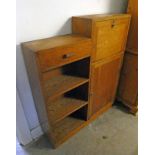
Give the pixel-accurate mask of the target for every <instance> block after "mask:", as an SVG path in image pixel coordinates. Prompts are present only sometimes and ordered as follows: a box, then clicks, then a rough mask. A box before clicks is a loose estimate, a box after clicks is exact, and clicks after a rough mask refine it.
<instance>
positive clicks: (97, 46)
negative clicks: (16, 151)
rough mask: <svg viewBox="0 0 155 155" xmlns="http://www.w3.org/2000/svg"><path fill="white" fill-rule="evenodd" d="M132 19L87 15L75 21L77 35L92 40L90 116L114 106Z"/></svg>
mask: <svg viewBox="0 0 155 155" xmlns="http://www.w3.org/2000/svg"><path fill="white" fill-rule="evenodd" d="M130 18H131V16H130V15H128V14H121V15H120V14H115V15H88V16H80V17H73V18H72V30H73V33H74V34H80V35H84V36H87V37H88V36H89V37H91V38H92V41H93V51H92V57H91V77H90V79H91V82H90V87H91V93H90V101H91V107H90V115H89V116H90V117H92V116H93V115H94V114H96V113H97V112H99V111H100V110H101V109H103V108H104V107H106V105H107V104H109V105H112V104H113V101H114V98H115V95H116V93H115V92H116V89H117V84H118V79H119V74H120V68H121V65H122V60H123V59H122V57H123V55H124V50H125V47H126V40H127V35H128V29H129V24H130Z"/></svg>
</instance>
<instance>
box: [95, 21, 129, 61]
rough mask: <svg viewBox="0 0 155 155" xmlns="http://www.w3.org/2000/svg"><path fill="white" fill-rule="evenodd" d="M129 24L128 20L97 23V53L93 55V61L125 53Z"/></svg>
mask: <svg viewBox="0 0 155 155" xmlns="http://www.w3.org/2000/svg"><path fill="white" fill-rule="evenodd" d="M129 22H130V20H129V19H128V18H127V19H116V20H107V21H104V22H97V23H96V26H95V36H96V37H95V43H96V52H95V53H94V54H93V60H99V59H103V58H106V57H108V56H111V55H113V54H116V53H119V52H123V51H124V49H125V45H126V40H127V33H128V27H129Z"/></svg>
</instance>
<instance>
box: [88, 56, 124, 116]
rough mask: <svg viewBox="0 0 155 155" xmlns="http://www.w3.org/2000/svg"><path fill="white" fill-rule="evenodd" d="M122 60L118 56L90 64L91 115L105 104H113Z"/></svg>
mask: <svg viewBox="0 0 155 155" xmlns="http://www.w3.org/2000/svg"><path fill="white" fill-rule="evenodd" d="M122 58H123V57H122V55H118V56H115V57H114V58H113V59H112V58H111V59H110V60H108V61H106V60H105V61H101V62H96V63H93V64H92V76H91V92H90V93H91V111H92V112H91V113H92V114H94V113H96V112H97V111H98V110H100V109H101V108H102V107H104V106H105V105H106V104H107V103H109V102H111V103H112V102H113V100H114V96H115V92H116V88H117V83H118V79H119V73H120V69H121V64H122Z"/></svg>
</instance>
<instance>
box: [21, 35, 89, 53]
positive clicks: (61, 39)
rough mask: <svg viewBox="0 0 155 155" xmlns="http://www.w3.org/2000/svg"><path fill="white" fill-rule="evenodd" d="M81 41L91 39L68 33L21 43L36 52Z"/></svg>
mask: <svg viewBox="0 0 155 155" xmlns="http://www.w3.org/2000/svg"><path fill="white" fill-rule="evenodd" d="M81 42H91V39H90V38H87V37H83V36H80V35H74V34H69V35H63V36H56V37H50V38H45V39H39V40H34V41H29V42H24V43H22V46H23V47H26V48H29V49H30V50H32V51H34V52H37V51H42V50H47V49H52V48H56V47H61V46H67V45H73V44H77V43H81Z"/></svg>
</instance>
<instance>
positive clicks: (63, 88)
mask: <svg viewBox="0 0 155 155" xmlns="http://www.w3.org/2000/svg"><path fill="white" fill-rule="evenodd" d="M88 81H89V79H88V78H83V77H77V76H69V75H60V76H58V77H56V78H52V79H51V80H48V81H47V82H46V83H45V92H46V95H47V97H48V98H54V97H57V96H59V95H61V94H63V93H65V92H67V91H69V90H72V89H74V88H76V87H78V86H80V85H82V84H84V83H86V82H88Z"/></svg>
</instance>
